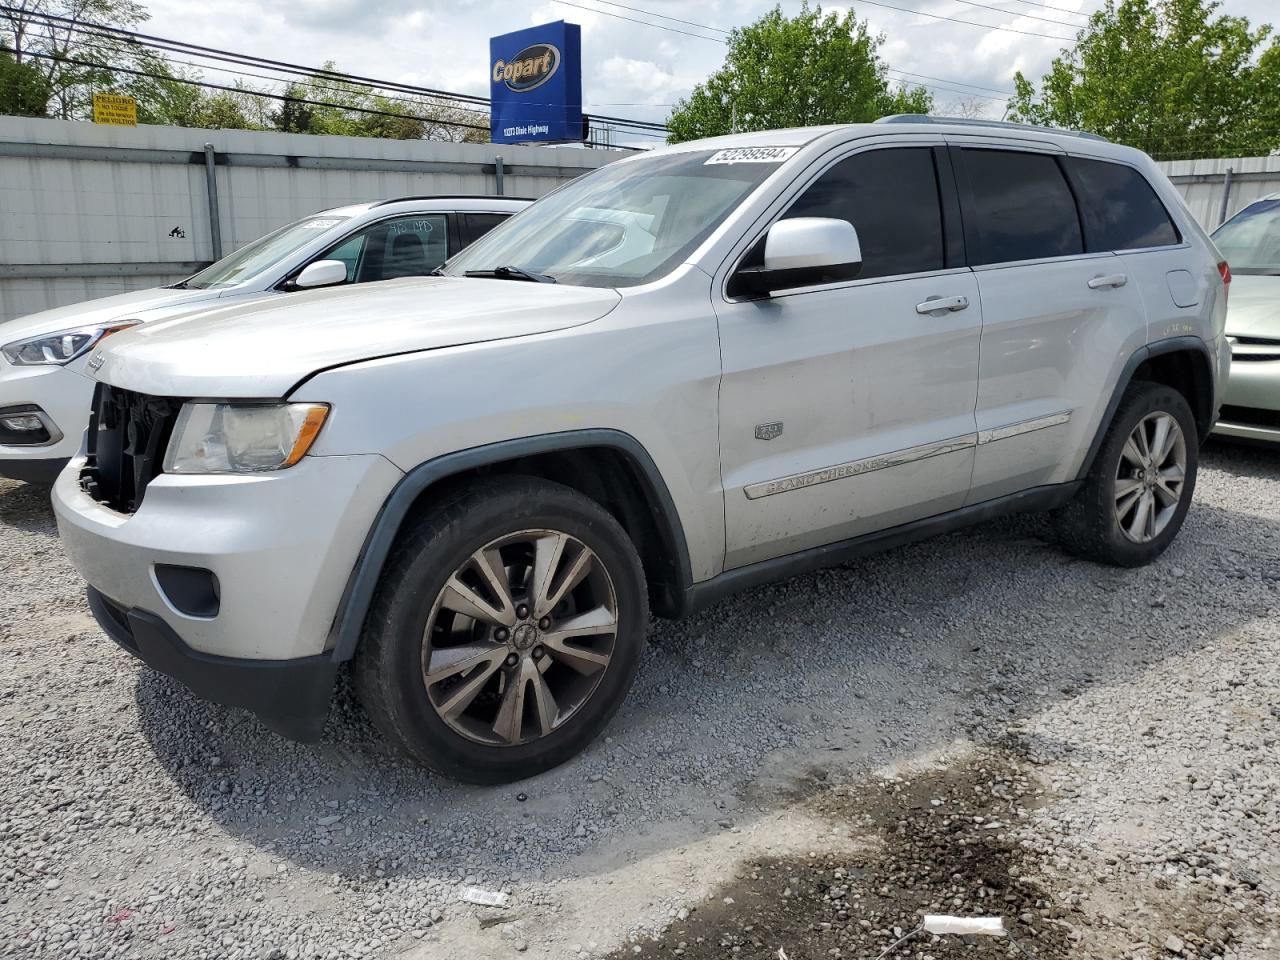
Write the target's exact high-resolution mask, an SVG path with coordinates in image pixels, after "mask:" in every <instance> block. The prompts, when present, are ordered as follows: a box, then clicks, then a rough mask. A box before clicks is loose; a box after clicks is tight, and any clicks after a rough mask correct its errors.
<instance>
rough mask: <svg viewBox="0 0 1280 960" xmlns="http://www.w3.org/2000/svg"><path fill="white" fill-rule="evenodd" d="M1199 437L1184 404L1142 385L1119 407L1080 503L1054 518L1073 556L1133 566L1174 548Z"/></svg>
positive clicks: (1167, 390)
mask: <svg viewBox="0 0 1280 960" xmlns="http://www.w3.org/2000/svg"><path fill="white" fill-rule="evenodd" d="M1198 451H1199V438H1198V436H1197V434H1196V424H1195V418H1194V417H1193V416H1192V414H1191V408H1190V407H1189V406H1188V405H1187V401H1186V398H1184V397H1183V396H1182V394H1181V393H1179V392H1178V391H1177V390H1174V389H1173V388H1172V387H1166V386H1164V385H1162V384H1157V383H1149V382H1146V381H1138V382H1135V383H1133V384H1132V385H1130V387H1129V389H1128V390H1127V391H1126V392H1125V395H1124V398H1123V399H1122V400H1121V402H1120V407H1119V409H1118V410H1117V411H1116V415H1115V418H1114V419H1113V420H1112V423H1111V427H1110V428H1109V429H1108V431H1107V435H1106V437H1105V438H1104V439H1103V442H1102V448H1101V449H1100V450H1099V451H1098V455H1097V457H1096V459H1095V460H1094V463H1093V466H1092V468H1091V469H1090V471H1089V475H1088V477H1087V478H1086V479H1085V483H1084V486H1083V487H1082V488H1081V490H1080V492H1079V493H1078V494H1077V495H1076V497H1075V499H1074V500H1072V501H1071V503H1069V504H1068V505H1067V506H1065V507H1063V508H1062V510H1061V511H1059V513H1058V515H1057V518H1056V520H1057V527H1058V532H1059V535H1060V537H1061V539H1062V541H1063V543H1064V545H1065V546H1066V547H1067V548H1068V549H1069V550H1071V551H1072V552H1073V553H1077V554H1080V555H1082V556H1087V557H1090V558H1091V559H1094V560H1100V561H1102V562H1104V563H1112V564H1115V565H1117V566H1124V567H1134V566H1141V565H1142V564H1145V563H1150V562H1151V561H1152V560H1154V559H1155V558H1156V557H1158V556H1159V555H1160V554H1161V553H1163V552H1164V551H1165V549H1166V548H1167V547H1168V546H1169V544H1170V543H1171V542H1172V541H1173V538H1174V537H1175V536H1177V534H1178V530H1179V529H1181V527H1182V521H1183V519H1184V518H1185V517H1186V514H1187V508H1188V507H1189V506H1190V504H1191V496H1192V493H1193V491H1194V490H1195V483H1196V469H1197V465H1198V456H1197V454H1198Z"/></svg>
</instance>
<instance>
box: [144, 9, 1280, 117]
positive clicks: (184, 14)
mask: <svg viewBox="0 0 1280 960" xmlns="http://www.w3.org/2000/svg"><path fill="white" fill-rule="evenodd" d="M143 2H144V3H145V4H146V6H147V8H148V9H149V10H150V12H151V22H150V23H149V24H147V25H146V26H145V27H144V28H143V29H144V30H145V31H146V32H148V33H153V34H157V35H159V36H164V37H169V38H173V39H178V40H185V41H188V42H192V43H200V44H204V45H207V46H214V47H221V48H224V49H228V50H234V51H236V52H242V53H252V54H256V55H259V56H265V57H272V58H276V59H281V60H288V61H291V62H297V63H303V64H308V65H318V64H320V63H322V62H323V61H325V60H334V61H336V62H337V64H338V67H339V68H340V69H342V70H346V71H350V72H352V73H358V74H363V75H366V76H370V77H376V78H379V79H387V80H396V81H400V82H407V83H415V84H422V85H425V86H430V87H437V88H441V89H446V90H454V91H460V92H465V93H476V94H482V95H487V93H488V80H487V71H486V67H487V63H488V38H489V36H490V35H492V34H496V33H505V32H508V31H510V30H517V29H520V28H522V27H527V26H531V25H533V24H537V23H544V22H547V21H550V20H560V19H563V20H568V21H569V22H571V23H578V24H581V26H582V50H583V60H584V64H583V94H584V100H585V101H586V103H587V110H588V112H596V113H605V114H613V115H616V116H626V117H635V118H639V119H646V120H664V119H665V118H666V115H667V113H668V112H669V108H670V104H672V103H674V102H675V100H676V99H677V98H678V97H680V96H681V95H683V94H687V93H688V92H689V90H690V89H691V88H692V87H693V85H694V84H695V83H697V82H698V81H700V80H701V79H703V78H704V77H706V76H707V74H709V73H710V72H712V71H713V70H715V69H716V67H717V66H719V64H720V63H721V61H722V60H723V57H724V45H723V42H722V40H723V33H722V32H720V31H724V30H727V29H729V28H731V27H734V26H739V25H742V24H746V23H749V22H751V21H752V20H754V19H756V18H757V17H759V16H761V15H762V14H763V13H765V12H766V11H767V10H769V9H770V8H771V7H772V6H773V5H774V4H773V3H772V2H769V0H758V2H757V0H703V2H701V3H690V2H688V0H622V2H619V3H613V4H606V3H604V2H603V0H573V2H572V3H570V2H559V0H551V2H543V0H535V2H534V3H532V4H525V3H512V2H510V0H506V2H493V0H290V2H289V3H285V4H265V3H262V2H261V0H204V2H202V3H199V4H196V3H192V2H191V0H143ZM880 4H886V5H880ZM1100 5H1101V0H973V2H971V3H967V2H963V0H876V2H875V3H874V4H873V3H872V2H871V0H864V2H860V3H854V4H853V6H854V8H855V9H856V11H857V14H858V16H859V17H860V18H864V19H866V20H867V21H869V22H870V24H871V27H872V29H873V30H875V31H877V32H879V33H881V34H883V35H884V38H885V42H884V46H883V47H882V48H881V54H882V56H883V57H884V59H885V61H886V62H887V64H888V66H889V67H890V69H891V74H890V76H891V78H892V79H894V80H898V81H910V82H916V83H921V84H924V85H928V86H930V88H931V91H932V93H933V95H934V99H935V101H936V102H937V103H938V104H940V105H946V104H950V103H955V102H959V101H968V103H969V105H978V104H981V105H983V106H984V107H985V109H986V110H987V112H988V115H990V116H993V117H999V116H1000V114H1001V112H1002V111H1003V110H1004V97H1005V96H1006V95H1007V93H1008V92H1009V91H1011V90H1012V89H1013V75H1014V73H1015V72H1016V71H1018V70H1022V71H1023V72H1024V73H1026V74H1027V75H1028V76H1030V77H1033V78H1036V79H1038V78H1039V76H1040V75H1041V74H1042V73H1043V72H1044V71H1045V69H1046V68H1047V67H1048V65H1049V62H1050V61H1051V60H1052V59H1053V57H1054V56H1055V55H1057V53H1058V52H1059V51H1060V50H1061V49H1062V48H1063V47H1065V46H1069V45H1070V43H1071V40H1072V38H1074V36H1075V33H1076V29H1077V28H1078V26H1079V25H1080V24H1083V23H1084V22H1085V19H1086V17H1087V15H1088V13H1089V12H1091V11H1092V10H1094V9H1097V8H1098V7H1099V6H1100ZM849 6H850V4H848V3H845V4H828V5H825V6H824V9H831V10H844V9H847V8H848V7H849ZM890 7H897V8H902V9H901V10H896V9H890ZM1223 7H1224V10H1225V11H1226V12H1228V13H1232V14H1235V15H1239V16H1245V17H1248V18H1249V19H1250V20H1252V21H1253V22H1254V23H1260V22H1266V21H1267V20H1268V19H1271V20H1276V19H1277V16H1276V8H1275V6H1274V0H1226V2H1225V3H1224V5H1223ZM627 8H632V9H627ZM782 8H783V10H784V11H786V12H788V13H795V12H796V11H798V10H799V8H800V2H799V0H794V2H792V0H788V2H783V3H782ZM903 10H912V11H917V12H910V13H909V12H902V11H903ZM638 11H644V12H638ZM664 17H665V18H668V19H664ZM623 18H630V19H623ZM940 18H950V19H940ZM959 20H967V21H971V23H973V24H982V25H983V26H972V25H970V24H966V23H958V22H955V21H959ZM634 21H645V22H647V23H649V24H658V25H660V26H650V25H645V23H637V22H634ZM680 21H692V22H693V23H696V24H698V25H699V26H691V25H690V24H689V23H685V22H680ZM996 28H1000V29H996ZM679 31H682V32H679ZM691 34H692V36H691ZM209 76H210V77H213V76H215V75H214V74H213V73H209ZM251 82H252V81H251Z"/></svg>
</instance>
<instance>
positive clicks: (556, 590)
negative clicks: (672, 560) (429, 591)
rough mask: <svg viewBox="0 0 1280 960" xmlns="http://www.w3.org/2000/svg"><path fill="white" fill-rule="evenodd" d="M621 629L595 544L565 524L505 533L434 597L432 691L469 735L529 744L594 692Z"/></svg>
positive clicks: (454, 725) (425, 672) (429, 634)
mask: <svg viewBox="0 0 1280 960" xmlns="http://www.w3.org/2000/svg"><path fill="white" fill-rule="evenodd" d="M617 632H618V603H617V597H616V593H615V591H614V587H613V581H612V579H611V578H610V576H609V571H608V570H607V569H606V568H605V566H604V564H603V562H601V560H600V558H599V557H598V556H597V555H596V554H595V552H594V551H592V550H591V549H590V548H589V547H588V546H587V545H586V544H584V543H583V542H582V541H581V540H578V539H577V538H576V537H573V536H571V535H569V534H567V533H563V532H561V531H557V530H523V531H519V532H517V533H511V534H507V535H505V536H503V537H500V538H498V539H496V540H493V541H491V542H490V543H488V544H486V545H485V546H483V547H481V548H480V549H479V550H477V551H475V552H474V553H473V554H471V556H470V557H468V558H467V559H466V560H465V561H464V562H463V563H462V564H461V565H460V566H459V567H458V568H457V569H456V570H455V571H454V572H453V573H452V574H451V575H450V577H449V579H448V580H447V581H446V582H445V585H444V587H443V588H442V589H441V590H440V592H439V594H438V595H437V596H436V598H435V602H434V604H433V605H432V608H431V614H430V616H429V617H428V619H427V625H426V632H425V636H424V638H423V643H422V678H423V683H424V685H425V686H426V690H427V697H428V699H429V700H430V702H431V705H432V707H433V708H434V709H435V711H436V713H437V714H438V715H439V717H440V718H441V719H442V720H443V721H444V722H445V723H446V724H448V726H449V727H450V728H451V729H452V730H454V731H455V732H456V733H459V734H461V735H462V736H464V737H466V738H468V739H469V740H474V741H477V742H479V743H483V744H488V745H492V746H515V745H518V744H522V743H528V742H529V741H532V740H536V739H538V738H540V737H545V736H547V735H548V734H550V733H552V732H554V731H555V730H557V729H559V728H560V727H561V726H562V725H563V724H565V723H566V722H567V721H568V720H569V719H570V718H571V717H572V716H573V715H574V714H575V713H576V712H577V711H578V709H579V708H580V707H582V705H583V704H585V703H586V702H587V701H588V700H589V699H590V698H591V696H592V694H593V693H594V692H595V690H596V687H598V686H599V683H600V680H601V678H602V677H603V676H604V674H605V671H606V670H607V669H608V667H609V661H610V658H611V657H612V655H613V648H614V641H615V639H616V637H617Z"/></svg>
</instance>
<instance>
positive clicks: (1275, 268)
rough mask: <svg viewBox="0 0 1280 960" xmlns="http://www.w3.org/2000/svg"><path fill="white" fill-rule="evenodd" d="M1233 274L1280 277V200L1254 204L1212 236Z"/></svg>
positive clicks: (1262, 201) (1261, 201) (1260, 201)
mask: <svg viewBox="0 0 1280 960" xmlns="http://www.w3.org/2000/svg"><path fill="white" fill-rule="evenodd" d="M1213 242H1214V243H1216V244H1217V245H1218V249H1219V250H1220V251H1222V255H1223V256H1224V257H1226V258H1227V263H1229V264H1231V272H1232V273H1242V274H1243V273H1267V274H1274V275H1277V276H1280V198H1277V199H1275V200H1259V201H1258V202H1257V203H1251V204H1249V206H1247V207H1245V208H1244V209H1243V210H1241V211H1240V212H1239V213H1237V214H1236V215H1235V216H1234V217H1232V218H1231V219H1230V220H1228V221H1227V222H1226V223H1224V224H1223V225H1222V226H1220V227H1219V228H1218V229H1217V230H1215V231H1214V233H1213Z"/></svg>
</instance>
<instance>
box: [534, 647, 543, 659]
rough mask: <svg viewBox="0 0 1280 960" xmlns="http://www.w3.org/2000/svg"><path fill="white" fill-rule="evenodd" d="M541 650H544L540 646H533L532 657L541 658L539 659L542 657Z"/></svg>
mask: <svg viewBox="0 0 1280 960" xmlns="http://www.w3.org/2000/svg"><path fill="white" fill-rule="evenodd" d="M543 652H544V651H543V649H542V648H541V647H534V648H533V659H535V660H541V659H542V654H543Z"/></svg>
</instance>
